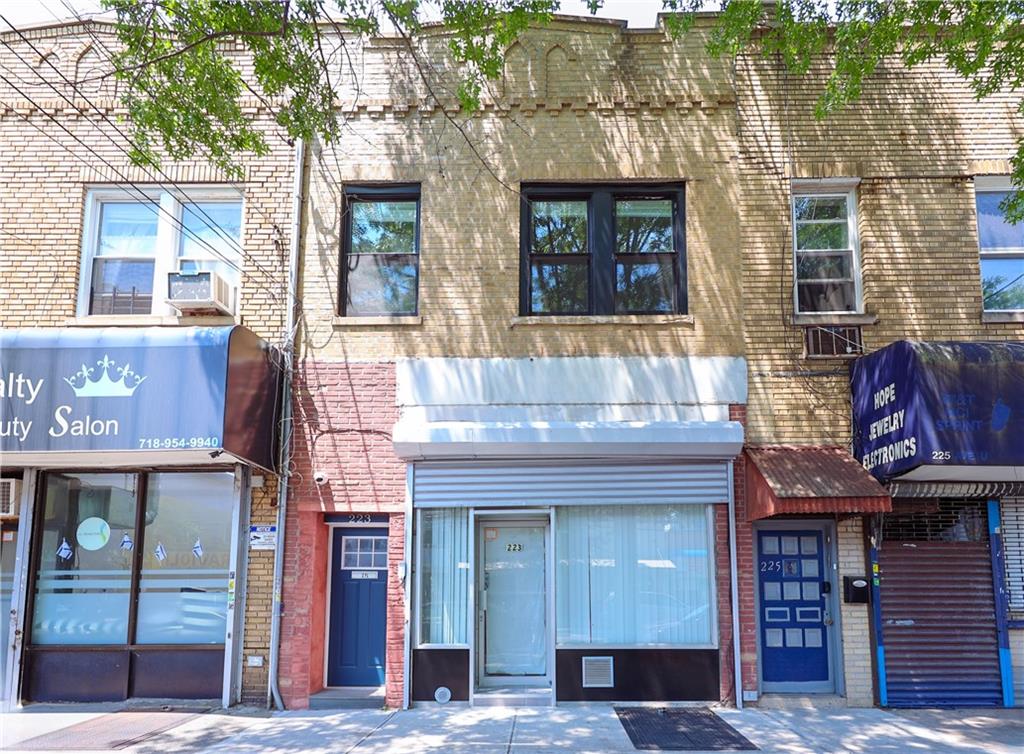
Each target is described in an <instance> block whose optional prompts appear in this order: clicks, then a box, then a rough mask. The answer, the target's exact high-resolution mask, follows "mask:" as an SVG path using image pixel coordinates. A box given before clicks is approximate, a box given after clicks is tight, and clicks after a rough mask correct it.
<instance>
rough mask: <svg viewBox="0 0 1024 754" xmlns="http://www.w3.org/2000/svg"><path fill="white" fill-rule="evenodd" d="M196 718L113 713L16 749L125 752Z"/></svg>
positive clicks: (191, 715) (185, 714) (178, 714)
mask: <svg viewBox="0 0 1024 754" xmlns="http://www.w3.org/2000/svg"><path fill="white" fill-rule="evenodd" d="M198 716H199V713H196V712H113V713H111V714H108V715H100V716H99V717H94V718H93V719H92V720H86V721H85V722H84V723H78V724H76V725H71V726H68V727H67V728H61V729H60V730H55V731H53V732H52V733H45V734H43V735H41V736H36V737H35V738H30V739H28V740H27V741H22V742H21V743H19V744H18V745H17V748H18V750H19V751H60V750H67V751H110V750H111V749H115V750H116V749H127V748H128V747H129V746H135V745H136V744H140V743H143V742H144V741H148V740H149V739H151V738H154V737H156V736H158V735H160V734H161V733H163V732H165V731H168V730H170V729H171V728H176V727H178V726H179V725H182V724H183V723H186V722H188V721H189V720H191V719H193V718H195V717H198Z"/></svg>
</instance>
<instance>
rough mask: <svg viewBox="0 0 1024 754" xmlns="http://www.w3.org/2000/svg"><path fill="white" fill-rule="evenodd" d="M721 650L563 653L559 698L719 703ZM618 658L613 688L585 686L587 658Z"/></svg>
mask: <svg viewBox="0 0 1024 754" xmlns="http://www.w3.org/2000/svg"><path fill="white" fill-rule="evenodd" d="M718 655H719V651H718V650H717V649H607V650H605V649H600V648H597V647H595V648H592V649H559V650H557V651H556V652H555V656H556V660H555V663H556V670H557V676H556V678H557V680H556V690H555V699H556V701H559V702H611V701H615V702H705V701H718V694H719V683H718V681H719V675H718V674H719V656H718ZM594 656H601V657H612V658H613V662H614V665H615V674H614V683H615V685H614V686H613V687H612V688H583V658H584V657H594Z"/></svg>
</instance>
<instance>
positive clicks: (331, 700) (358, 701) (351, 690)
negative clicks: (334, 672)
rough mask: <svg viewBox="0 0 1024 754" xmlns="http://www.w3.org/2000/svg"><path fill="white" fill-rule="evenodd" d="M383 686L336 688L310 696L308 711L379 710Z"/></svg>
mask: <svg viewBox="0 0 1024 754" xmlns="http://www.w3.org/2000/svg"><path fill="white" fill-rule="evenodd" d="M382 707H384V687H383V686H337V687H333V688H327V689H324V690H323V691H318V692H317V693H315V694H311V695H310V697H309V708H310V709H381V708H382Z"/></svg>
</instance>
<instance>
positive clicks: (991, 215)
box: [975, 176, 1024, 312]
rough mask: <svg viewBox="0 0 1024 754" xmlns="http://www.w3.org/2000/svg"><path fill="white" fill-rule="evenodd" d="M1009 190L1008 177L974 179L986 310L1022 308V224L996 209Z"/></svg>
mask: <svg viewBox="0 0 1024 754" xmlns="http://www.w3.org/2000/svg"><path fill="white" fill-rule="evenodd" d="M1012 191H1013V189H1012V187H1011V185H1010V179H1009V176H978V177H977V178H975V197H976V201H977V207H978V248H979V256H980V261H981V296H982V305H983V307H984V310H985V311H987V312H992V311H1019V310H1024V223H1019V224H1017V225H1011V224H1010V223H1008V222H1007V221H1006V218H1005V217H1004V216H1003V211H1002V210H1001V209H1000V208H999V205H1000V203H1001V202H1002V201H1003V199H1005V198H1006V197H1007V195H1009V194H1010V193H1011V192H1012Z"/></svg>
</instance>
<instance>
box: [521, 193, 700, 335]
mask: <svg viewBox="0 0 1024 754" xmlns="http://www.w3.org/2000/svg"><path fill="white" fill-rule="evenodd" d="M520 212H521V218H520V256H521V265H520V296H519V310H520V313H521V314H524V315H559V314H561V315H587V314H685V313H686V310H687V300H686V239H685V233H684V227H685V192H684V188H683V184H659V185H637V184H628V185H605V184H601V185H596V184H595V185H581V186H573V185H563V184H557V185H556V184H545V185H524V186H523V188H522V199H521V204H520Z"/></svg>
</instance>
